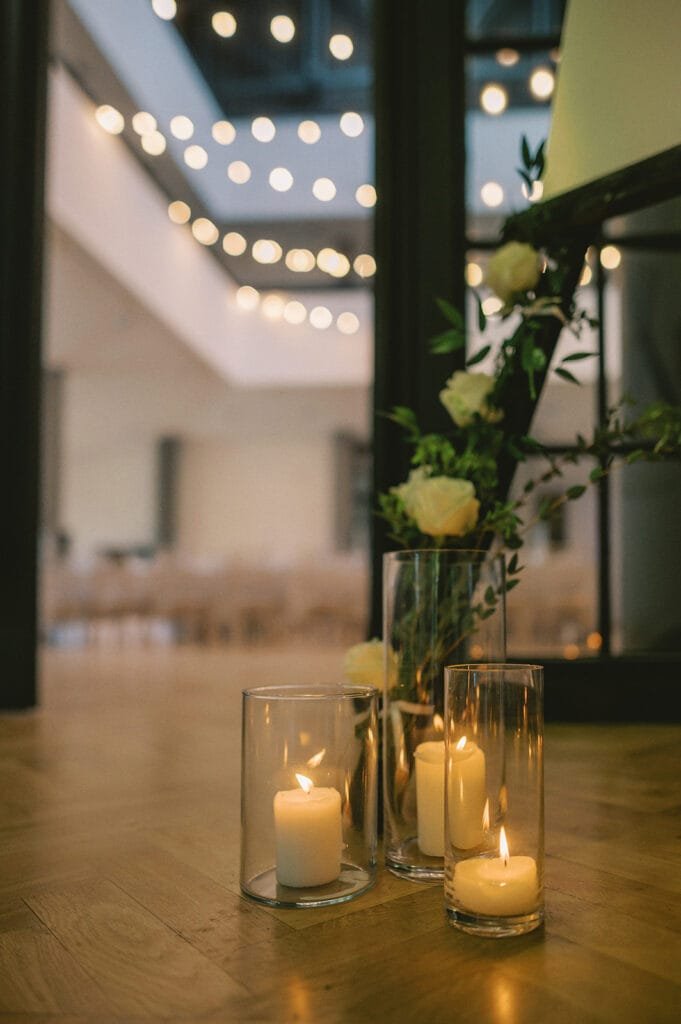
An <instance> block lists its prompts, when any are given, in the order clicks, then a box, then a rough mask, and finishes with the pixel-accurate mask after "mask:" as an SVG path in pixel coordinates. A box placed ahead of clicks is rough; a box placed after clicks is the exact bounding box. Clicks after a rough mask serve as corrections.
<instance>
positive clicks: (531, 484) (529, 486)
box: [523, 480, 537, 494]
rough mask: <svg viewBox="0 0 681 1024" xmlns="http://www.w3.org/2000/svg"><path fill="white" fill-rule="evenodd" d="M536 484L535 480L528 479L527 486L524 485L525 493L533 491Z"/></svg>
mask: <svg viewBox="0 0 681 1024" xmlns="http://www.w3.org/2000/svg"><path fill="white" fill-rule="evenodd" d="M536 486H537V485H536V484H535V482H534V480H528V481H527V483H526V484H525V486H524V487H523V494H529V493H530V492H531V491H533V490H534V489H535V487H536Z"/></svg>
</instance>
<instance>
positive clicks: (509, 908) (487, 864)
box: [454, 828, 539, 917]
mask: <svg viewBox="0 0 681 1024" xmlns="http://www.w3.org/2000/svg"><path fill="white" fill-rule="evenodd" d="M501 837H502V841H501V842H500V847H501V848H502V851H504V845H505V842H506V837H505V834H504V830H503V828H502V830H501ZM538 884H539V883H538V879H537V863H536V861H535V860H534V858H533V857H511V856H510V855H509V853H508V847H507V846H506V847H505V852H502V856H501V857H471V858H470V860H462V861H460V862H459V863H458V864H457V865H456V868H455V871H454V899H455V901H456V903H457V904H458V905H459V906H460V907H461V909H462V910H470V911H472V912H473V913H474V914H484V915H485V916H487V917H512V916H514V915H516V914H529V913H531V912H532V911H533V910H536V908H537V903H538V901H539V889H538Z"/></svg>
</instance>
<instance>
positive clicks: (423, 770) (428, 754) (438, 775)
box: [414, 740, 445, 857]
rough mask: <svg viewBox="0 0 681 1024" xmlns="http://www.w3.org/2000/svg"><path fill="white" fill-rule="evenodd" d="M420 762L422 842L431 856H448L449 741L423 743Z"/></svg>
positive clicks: (418, 806)
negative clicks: (447, 753)
mask: <svg viewBox="0 0 681 1024" xmlns="http://www.w3.org/2000/svg"><path fill="white" fill-rule="evenodd" d="M414 759H415V761H416V819H417V831H418V844H419V850H420V851H421V853H425V854H426V856H428V857H444V855H445V743H444V740H432V741H429V742H427V743H419V745H418V747H417V748H416V750H415V751H414Z"/></svg>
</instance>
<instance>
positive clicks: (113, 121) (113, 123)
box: [95, 103, 125, 135]
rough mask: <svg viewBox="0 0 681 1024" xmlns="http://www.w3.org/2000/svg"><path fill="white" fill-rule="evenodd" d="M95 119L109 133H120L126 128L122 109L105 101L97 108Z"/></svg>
mask: <svg viewBox="0 0 681 1024" xmlns="http://www.w3.org/2000/svg"><path fill="white" fill-rule="evenodd" d="M95 120H96V122H97V124H98V125H99V127H100V128H103V129H104V131H105V132H108V133H109V135H120V134H121V132H122V131H123V129H124V128H125V118H124V117H123V115H122V114H121V112H120V110H116V108H115V107H112V106H110V104H108V103H105V104H104V105H103V106H101V107H97V109H96V110H95Z"/></svg>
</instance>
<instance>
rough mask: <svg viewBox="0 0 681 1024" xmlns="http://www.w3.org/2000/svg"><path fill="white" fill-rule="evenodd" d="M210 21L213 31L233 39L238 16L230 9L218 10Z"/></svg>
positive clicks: (224, 37) (225, 37)
mask: <svg viewBox="0 0 681 1024" xmlns="http://www.w3.org/2000/svg"><path fill="white" fill-rule="evenodd" d="M210 23H211V25H212V26H213V31H214V32H216V33H217V34H218V35H219V36H222V38H223V39H231V38H232V36H233V35H234V33H235V32H236V18H235V17H234V15H233V14H230V12H229V11H216V12H215V14H214V15H213V17H212V18H211V19H210Z"/></svg>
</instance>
